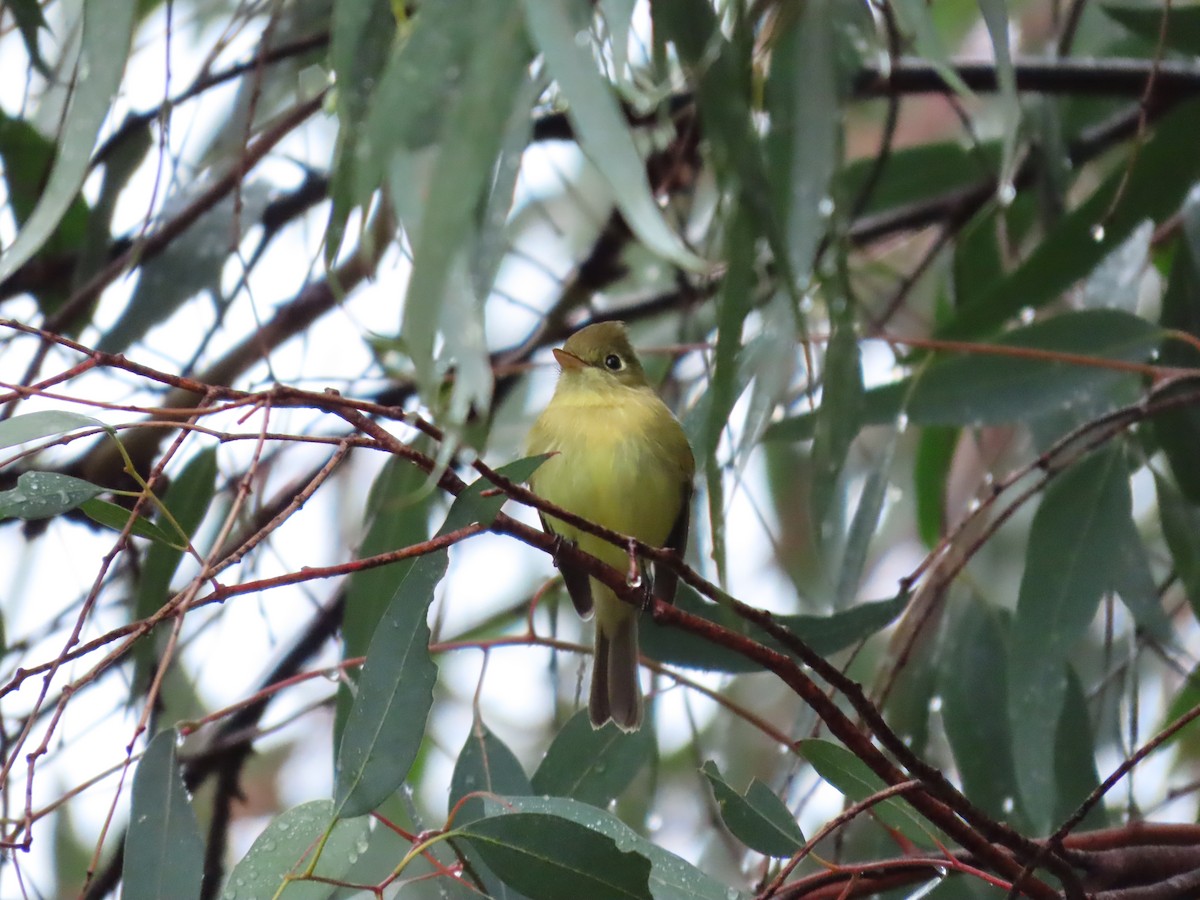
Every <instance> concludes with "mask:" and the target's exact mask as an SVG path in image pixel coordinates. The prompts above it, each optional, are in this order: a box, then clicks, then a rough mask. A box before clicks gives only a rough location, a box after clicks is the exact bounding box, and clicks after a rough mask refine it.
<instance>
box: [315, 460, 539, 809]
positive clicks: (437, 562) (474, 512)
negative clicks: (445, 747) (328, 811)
mask: <svg viewBox="0 0 1200 900" xmlns="http://www.w3.org/2000/svg"><path fill="white" fill-rule="evenodd" d="M541 462H542V460H541V459H540V458H528V459H522V460H518V461H517V462H515V463H511V464H510V465H508V466H505V467H504V468H502V469H500V470H499V471H500V474H502V475H504V476H505V477H508V478H512V479H514V480H516V481H524V480H525V479H526V478H528V474H529V472H531V471H532V470H533V469H534V468H536V467H537V466H538V465H539V464H540V463H541ZM489 487H490V482H488V481H486V480H485V479H482V478H480V479H478V480H476V481H475V482H474V483H473V484H471V485H470V486H469V487H467V489H466V490H464V491H463V492H462V494H460V495H459V497H458V498H457V499H456V500H455V501H454V504H453V505H452V506H451V507H450V511H449V512H448V513H447V514H446V521H445V522H444V523H443V525H442V527H441V529H440V530H439V532H438V533H439V534H446V533H449V532H451V531H455V530H457V529H459V528H462V527H464V526H466V525H469V524H471V523H473V522H479V523H482V524H485V525H486V524H488V523H490V522H491V520H492V519H493V518H495V516H496V514H497V513H498V512H499V511H500V507H501V506H503V505H504V501H505V496H504V494H500V493H492V494H490V495H489V491H488V488H489ZM448 565H449V557H448V553H447V551H445V550H440V551H436V552H433V553H427V554H425V555H423V556H421V557H418V559H417V561H416V563H414V564H413V566H412V567H411V568H409V570H408V572H407V573H406V574H405V576H404V580H403V581H401V583H400V585H399V586H398V587H397V588H396V593H395V595H394V596H393V597H392V601H391V603H390V604H388V608H387V610H385V612H384V614H383V618H382V619H381V620H380V622H379V624H378V625H377V626H376V628H375V633H374V635H373V636H372V637H371V643H370V646H369V647H368V648H367V659H366V662H365V663H364V664H363V668H362V673H361V674H360V676H359V682H358V695H357V697H355V699H354V704H353V706H352V707H351V708H350V712H349V714H348V716H347V718H346V725H345V727H344V729H343V731H342V738H341V742H340V743H339V745H338V754H337V771H336V778H335V782H336V784H335V788H334V804H335V811H336V814H337V815H338V816H339V817H340V818H352V817H354V816H360V815H365V814H367V813H369V812H371V811H372V810H374V809H375V808H376V807H377V806H378V805H379V804H380V803H382V802H383V801H384V800H386V799H387V798H388V797H389V796H390V795H391V794H392V793H393V792H394V791H395V790H396V789H397V788H398V787H399V786H400V785H401V783H403V781H404V779H405V778H406V777H407V775H408V771H409V769H410V768H411V767H412V764H413V761H414V760H415V759H416V756H417V751H418V750H419V749H420V746H421V742H422V740H424V736H425V720H426V718H427V717H428V715H429V709H430V707H431V706H432V704H433V684H434V681H436V679H437V667H436V666H435V665H434V663H433V660H432V659H431V658H430V656H429V637H430V635H429V625H428V624H427V623H426V621H425V617H426V611H427V610H428V607H429V604H430V602H431V601H432V600H433V590H434V588H435V587H437V585H438V583H439V582H440V581H441V580H442V578H443V576H444V575H445V574H446V568H447V566H448Z"/></svg>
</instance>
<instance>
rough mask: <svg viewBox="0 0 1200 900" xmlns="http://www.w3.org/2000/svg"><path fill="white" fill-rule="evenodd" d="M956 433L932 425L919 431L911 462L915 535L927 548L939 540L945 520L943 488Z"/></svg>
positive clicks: (950, 429) (956, 439) (955, 441)
mask: <svg viewBox="0 0 1200 900" xmlns="http://www.w3.org/2000/svg"><path fill="white" fill-rule="evenodd" d="M958 438H959V430H958V429H957V428H944V427H941V426H938V425H932V426H929V427H928V428H922V429H921V434H920V436H919V437H918V438H917V451H916V457H915V459H914V461H913V486H914V487H915V489H916V494H915V498H914V499H915V500H916V507H917V509H916V515H917V532H918V533H919V534H920V535H921V540H922V541H924V542H925V545H926V546H928V547H932V546H934V545H935V544H936V543H937V542H938V539H939V538H940V537H941V536H942V529H943V527H945V524H946V523H945V516H946V485H947V479H948V478H949V474H950V464H951V462H952V461H953V459H954V451H955V448H956V447H957V446H958Z"/></svg>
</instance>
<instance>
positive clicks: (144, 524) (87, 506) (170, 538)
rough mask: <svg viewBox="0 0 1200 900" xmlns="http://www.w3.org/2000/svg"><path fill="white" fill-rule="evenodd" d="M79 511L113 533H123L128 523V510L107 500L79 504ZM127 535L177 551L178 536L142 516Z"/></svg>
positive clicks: (134, 521) (136, 520)
mask: <svg viewBox="0 0 1200 900" xmlns="http://www.w3.org/2000/svg"><path fill="white" fill-rule="evenodd" d="M79 511H80V512H82V513H83V514H84V515H85V516H87V517H88V518H89V519H91V520H92V521H93V522H95V523H96V524H98V525H103V526H104V527H105V528H111V529H112V530H113V531H124V530H125V525H126V524H127V523H128V522H129V510H127V509H126V508H125V507H124V506H118V505H117V504H116V503H109V502H108V501H107V500H100V499H97V498H93V499H91V500H88V501H86V502H84V503H81V504H80V506H79ZM172 530H173V529H172ZM129 533H130V534H132V535H133V536H134V537H140V538H147V539H149V540H151V541H154V543H156V544H161V545H162V546H164V547H171V548H175V549H178V544H179V537H178V535H175V534H173V533H171V532H167V531H164V530H163V529H161V528H159V527H158V526H157V525H155V524H154V523H153V522H152V521H151V520H150V519H147V518H144V517H143V516H138V517H137V518H136V519H134V520H133V527H132V528H130V529H129Z"/></svg>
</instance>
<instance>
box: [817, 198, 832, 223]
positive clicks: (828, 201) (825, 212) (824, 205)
mask: <svg viewBox="0 0 1200 900" xmlns="http://www.w3.org/2000/svg"><path fill="white" fill-rule="evenodd" d="M817 212H818V213H820V214H821V218H823V219H828V218H829V217H830V216H832V215H833V198H832V197H822V198H821V202H820V203H818V204H817Z"/></svg>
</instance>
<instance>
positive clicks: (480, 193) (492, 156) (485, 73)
mask: <svg viewBox="0 0 1200 900" xmlns="http://www.w3.org/2000/svg"><path fill="white" fill-rule="evenodd" d="M463 15H465V16H466V18H467V20H468V21H469V22H471V23H472V25H473V27H472V30H471V32H470V33H469V34H468V35H466V36H464V38H465V39H468V40H470V41H471V43H470V45H469V46H468V47H466V48H464V52H467V53H468V56H467V58H466V60H465V61H464V63H463V74H462V80H461V83H460V84H459V85H458V87H457V90H456V91H455V92H454V94H453V96H452V99H451V102H450V103H449V105H448V107H447V109H446V111H445V113H444V116H445V120H444V123H443V129H444V130H443V132H442V143H441V145H440V147H439V151H438V153H437V154H436V157H435V158H434V159H433V161H432V174H431V176H430V180H429V183H428V185H426V186H425V188H424V198H423V204H422V210H421V214H420V222H419V225H417V223H413V225H414V226H416V231H415V235H414V236H413V238H412V241H413V257H412V258H413V269H412V275H411V277H410V279H409V283H408V290H407V292H406V294H405V301H404V315H403V323H402V325H401V334H402V335H403V336H404V342H405V347H406V349H407V351H408V353H409V356H410V358H411V359H412V361H413V365H414V367H415V369H416V375H417V380H418V383H419V384H420V385H421V389H422V394H423V396H424V397H425V398H426V400H427V401H429V402H431V405H434V406H435V408H436V407H437V404H436V403H434V402H433V401H435V400H437V399H438V396H437V393H438V391H437V385H438V378H437V373H436V372H435V371H434V365H433V350H434V338H435V335H436V333H437V329H438V325H439V323H442V324H443V331H445V330H447V329H448V328H458V329H460V330H463V331H464V333H463V334H460V335H459V336H457V337H456V341H458V342H459V343H460V344H461V342H462V341H464V340H467V339H468V338H470V339H471V341H470V343H471V346H473V347H474V348H475V349H476V351H477V352H476V353H474V354H473V358H474V359H475V361H476V363H477V366H476V368H477V369H478V366H479V365H482V363H481V360H482V358H483V357H484V356H486V346H485V343H484V340H483V321H482V309H481V308H480V304H481V303H482V301H483V299H485V298H473V300H471V301H470V302H469V298H468V297H466V296H465V291H466V289H467V288H468V287H469V285H468V284H467V277H466V274H465V271H464V270H463V268H462V266H463V264H462V263H461V260H460V257H461V254H462V253H463V250H462V248H463V247H464V246H465V245H466V244H467V243H468V240H469V237H470V235H471V234H472V233H473V228H472V226H473V225H474V222H475V214H476V210H477V209H478V208H479V206H480V204H481V203H482V202H484V201H485V200H486V197H487V191H488V189H489V187H490V185H491V182H492V180H493V169H494V167H495V162H496V159H497V157H498V156H499V155H500V151H501V148H502V145H503V141H504V138H505V134H506V131H507V127H508V122H509V117H510V113H511V111H512V109H513V106H514V102H515V100H516V98H517V96H519V95H520V96H526V95H523V94H521V92H520V91H519V88H520V86H521V84H522V82H523V80H524V76H525V70H526V67H527V65H528V63H529V56H530V51H529V48H528V46H527V44H526V43H525V40H524V36H523V33H522V28H521V17H520V13H519V12H518V11H517V9H516V6H515V3H514V2H509V0H497V2H494V3H487V4H483V5H479V4H471V5H470V6H469V7H468V8H467V10H466V11H465V12H464V13H463ZM438 39H439V40H442V39H443V38H438ZM388 114H389V115H390V114H394V110H389V111H388ZM406 224H408V223H406ZM456 261H457V266H456ZM455 275H457V277H458V278H459V279H461V281H456V280H455V278H454V277H453V276H455ZM454 298H457V301H455V299H454ZM448 303H450V305H452V306H454V307H455V309H456V310H457V315H456V316H455V319H454V321H453V322H452V323H448V322H446V321H445V319H444V314H445V309H446V307H447V304H448ZM463 304H465V306H464V305H463ZM460 352H461V350H460ZM462 363H463V360H462V359H460V360H459V364H460V365H462ZM490 372H491V370H490V367H489V368H487V369H486V373H485V374H486V376H487V377H486V379H485V380H486V384H481V383H479V382H478V381H477V380H475V379H468V380H464V381H463V382H462V383H461V384H460V383H459V382H458V381H457V380H456V381H455V383H454V385H453V387H452V397H453V400H452V412H451V417H450V418H451V421H456V422H459V421H462V420H464V419H465V418H466V416H467V413H468V412H469V410H470V408H471V406H472V404H475V405H481V404H482V405H486V403H487V401H488V399H489V398H490V392H491V379H490Z"/></svg>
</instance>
